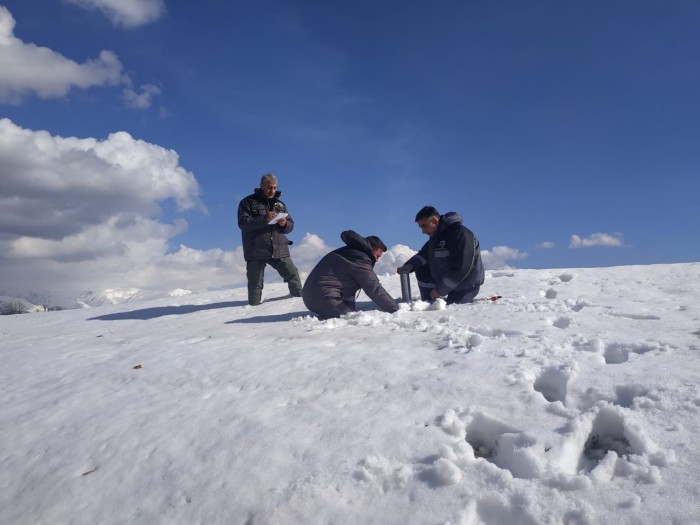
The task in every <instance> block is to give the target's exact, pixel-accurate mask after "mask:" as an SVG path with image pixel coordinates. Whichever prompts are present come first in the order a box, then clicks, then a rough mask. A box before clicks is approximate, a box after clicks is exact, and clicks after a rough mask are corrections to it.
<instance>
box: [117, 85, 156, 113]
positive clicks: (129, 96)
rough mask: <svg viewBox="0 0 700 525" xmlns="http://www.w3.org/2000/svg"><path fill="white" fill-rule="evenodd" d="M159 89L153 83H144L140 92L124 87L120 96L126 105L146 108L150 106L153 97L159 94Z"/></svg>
mask: <svg viewBox="0 0 700 525" xmlns="http://www.w3.org/2000/svg"><path fill="white" fill-rule="evenodd" d="M160 92H161V89H160V88H159V87H158V86H156V85H154V84H144V85H143V86H141V92H140V93H137V92H136V91H134V90H133V89H131V88H125V89H124V91H123V92H122V98H123V99H124V103H125V104H126V107H129V108H134V109H148V108H150V107H151V102H152V101H153V97H155V96H156V95H160Z"/></svg>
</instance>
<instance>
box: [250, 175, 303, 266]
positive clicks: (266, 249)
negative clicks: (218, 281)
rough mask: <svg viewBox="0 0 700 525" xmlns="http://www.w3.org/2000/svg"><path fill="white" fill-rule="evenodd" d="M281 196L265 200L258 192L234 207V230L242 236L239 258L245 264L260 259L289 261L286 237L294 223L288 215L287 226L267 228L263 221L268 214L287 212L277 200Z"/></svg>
mask: <svg viewBox="0 0 700 525" xmlns="http://www.w3.org/2000/svg"><path fill="white" fill-rule="evenodd" d="M281 194H282V193H281V192H279V191H278V192H276V193H275V196H274V197H273V198H272V199H268V198H267V197H266V196H265V194H264V193H263V192H262V190H261V189H260V188H257V189H256V190H255V193H253V194H252V195H248V196H247V197H246V198H245V199H243V200H242V201H241V202H240V204H239V205H238V227H239V228H240V229H241V234H242V236H243V258H244V259H245V260H246V261H254V260H260V259H281V258H283V257H289V245H290V244H291V242H290V241H289V239H287V236H286V235H285V234H286V233H290V232H291V231H292V230H293V229H294V219H292V216H291V215H289V216H288V217H287V224H285V225H284V228H282V227H281V226H280V225H279V224H272V225H270V224H268V223H267V222H268V221H267V219H266V218H265V217H266V215H267V212H268V211H272V210H275V211H277V212H285V213H288V212H287V207H286V206H285V205H284V202H282V201H281V200H279V196H280V195H281Z"/></svg>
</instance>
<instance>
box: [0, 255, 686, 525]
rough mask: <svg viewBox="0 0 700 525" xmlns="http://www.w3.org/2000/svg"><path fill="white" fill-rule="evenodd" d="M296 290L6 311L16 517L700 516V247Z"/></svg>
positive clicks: (542, 519) (7, 412)
mask: <svg viewBox="0 0 700 525" xmlns="http://www.w3.org/2000/svg"><path fill="white" fill-rule="evenodd" d="M382 280H383V282H384V283H385V285H386V286H387V288H388V289H389V291H390V292H391V293H392V295H394V296H395V297H399V296H400V284H399V279H398V276H397V275H392V276H387V277H383V278H382ZM413 285H414V288H415V280H414V281H413ZM286 293H287V291H286V289H285V286H284V285H283V284H281V283H275V284H270V285H267V286H266V287H265V291H264V296H265V297H266V301H265V302H264V303H263V304H262V305H260V306H258V307H254V308H252V307H249V306H247V304H246V302H245V288H239V289H234V290H226V291H218V292H208V293H204V294H192V295H187V296H183V297H171V298H167V299H161V300H157V301H149V302H142V303H138V304H134V303H127V304H121V305H115V306H102V307H99V308H93V309H90V310H67V311H60V312H48V313H40V314H34V315H15V316H4V317H0V346H1V348H0V356H1V358H2V367H1V369H0V460H1V463H0V523H3V524H20V523H22V524H24V523H31V524H38V523H46V524H55V523H77V524H83V523H84V524H95V523H149V524H150V523H182V524H194V523H206V524H212V523H226V524H229V523H233V524H246V525H253V524H296V523H302V524H316V523H318V524H330V523H333V524H353V525H355V524H369V523H377V524H478V523H484V524H489V525H506V524H508V525H510V524H537V523H566V524H587V523H588V524H598V523H614V524H640V523H642V524H660V523H673V524H690V523H698V522H699V521H700V518H698V516H700V508H699V504H698V501H699V499H700V498H699V496H700V495H699V494H698V492H699V490H698V479H699V475H700V473H699V472H698V470H699V466H700V440H699V439H698V435H699V434H700V366H699V364H700V360H699V358H698V355H699V351H700V263H692V264H674V265H654V266H630V267H616V268H594V269H566V270H508V271H492V272H488V277H487V280H486V284H485V285H484V287H483V288H482V293H481V295H480V301H479V302H477V303H475V304H471V305H459V306H447V307H446V306H445V305H444V304H435V305H428V304H427V303H422V302H420V301H417V302H414V303H413V304H412V305H409V304H406V303H404V304H403V305H402V310H401V311H399V312H398V313H396V314H393V315H392V314H386V313H383V312H379V311H377V310H375V309H374V305H373V303H371V302H369V301H368V300H367V298H366V297H365V296H364V295H363V296H361V297H360V303H359V305H360V307H361V308H362V311H360V312H356V313H353V314H350V315H348V316H346V317H344V318H341V319H337V320H327V321H320V320H317V319H316V318H314V317H312V316H310V315H309V312H308V311H307V310H306V309H305V307H304V305H303V303H302V301H301V299H298V298H290V297H287V296H286ZM494 294H499V295H502V298H501V299H498V300H497V301H495V302H492V301H489V300H487V299H486V298H487V297H489V296H491V295H494Z"/></svg>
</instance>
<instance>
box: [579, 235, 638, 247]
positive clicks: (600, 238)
mask: <svg viewBox="0 0 700 525" xmlns="http://www.w3.org/2000/svg"><path fill="white" fill-rule="evenodd" d="M624 245H625V244H624V241H623V240H622V234H620V233H592V234H591V235H589V236H588V237H581V236H579V235H575V234H574V235H572V236H571V242H570V243H569V248H592V247H594V246H609V247H621V246H624Z"/></svg>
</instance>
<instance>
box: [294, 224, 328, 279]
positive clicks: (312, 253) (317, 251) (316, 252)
mask: <svg viewBox="0 0 700 525" xmlns="http://www.w3.org/2000/svg"><path fill="white" fill-rule="evenodd" d="M331 250H333V248H331V247H330V246H328V245H327V244H326V243H325V242H324V241H323V239H321V238H320V237H319V236H318V235H316V234H313V233H306V234H305V235H304V237H303V238H302V239H301V242H300V243H299V244H294V245H292V246H291V249H290V250H289V251H290V255H291V257H292V261H294V264H295V265H296V267H297V268H298V269H299V272H300V273H301V274H302V277H303V276H305V275H306V274H308V273H309V272H310V271H311V270H312V269H313V267H314V266H315V265H316V263H317V262H318V261H319V260H320V259H321V257H323V256H324V255H326V254H327V253H328V252H330V251H331Z"/></svg>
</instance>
